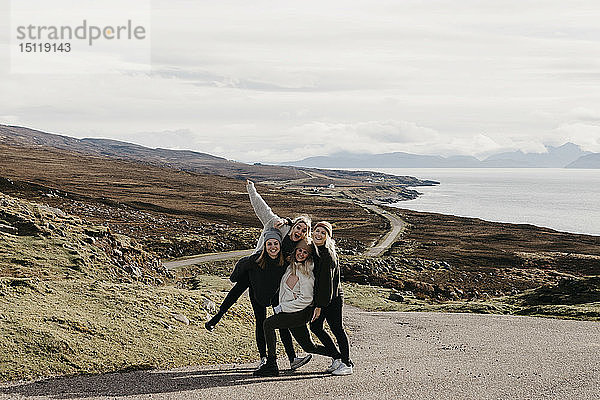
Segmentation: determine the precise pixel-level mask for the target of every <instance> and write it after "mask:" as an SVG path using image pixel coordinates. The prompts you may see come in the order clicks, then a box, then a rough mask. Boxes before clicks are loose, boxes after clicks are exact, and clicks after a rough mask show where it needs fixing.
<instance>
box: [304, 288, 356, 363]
mask: <svg viewBox="0 0 600 400" xmlns="http://www.w3.org/2000/svg"><path fill="white" fill-rule="evenodd" d="M343 304H344V300H343V298H342V297H341V296H337V297H334V298H333V300H331V303H329V305H328V306H327V307H325V308H323V309H321V315H320V316H319V318H317V319H316V320H315V321H314V322H312V323H311V324H310V330H311V331H313V333H314V334H315V335H317V337H318V338H319V340H320V341H321V343H323V344H324V345H325V347H326V348H327V349H328V350H329V351H330V352H334V353H335V356H334V357H333V358H336V359H337V358H341V359H342V362H343V363H344V364H346V365H353V364H352V360H350V345H349V343H348V336H347V335H346V332H345V331H344V327H343V325H342V306H343ZM325 320H327V324H328V325H329V328H331V332H333V335H334V336H335V339H336V340H337V344H338V346H339V347H340V350H339V351H338V350H337V349H336V347H335V344H334V343H333V340H332V339H331V336H329V334H328V333H327V332H325V329H323V321H325Z"/></svg>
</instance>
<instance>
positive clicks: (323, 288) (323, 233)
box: [310, 221, 354, 375]
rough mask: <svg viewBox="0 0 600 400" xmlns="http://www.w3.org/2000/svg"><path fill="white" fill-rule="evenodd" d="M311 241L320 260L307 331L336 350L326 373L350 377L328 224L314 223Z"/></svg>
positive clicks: (349, 365) (339, 289)
mask: <svg viewBox="0 0 600 400" xmlns="http://www.w3.org/2000/svg"><path fill="white" fill-rule="evenodd" d="M312 238H313V242H314V243H315V245H317V248H318V254H319V257H318V259H317V261H315V268H314V274H315V298H314V304H315V310H314V314H313V318H312V321H311V324H310V330H311V331H312V332H313V333H314V334H315V335H316V336H317V337H318V338H319V340H320V341H321V343H323V345H324V346H325V347H326V348H327V349H330V350H331V351H333V350H335V354H336V355H335V356H334V357H333V360H332V363H331V366H330V367H329V368H327V372H330V373H332V374H333V375H350V374H352V372H353V366H354V364H353V363H352V360H350V345H349V343H348V336H347V335H346V332H345V331H344V327H343V324H342V306H343V304H344V298H343V293H342V287H341V284H340V267H339V263H338V257H337V252H336V250H335V242H334V241H333V228H332V226H331V224H330V223H329V222H326V221H321V222H318V223H316V224H315V226H314V228H313V231H312ZM325 320H326V321H327V324H328V325H329V328H331V332H333V335H334V336H335V338H336V340H337V344H338V346H339V350H338V349H337V348H336V347H335V344H334V343H333V340H332V339H331V336H329V334H328V333H327V332H325V330H324V329H323V321H325Z"/></svg>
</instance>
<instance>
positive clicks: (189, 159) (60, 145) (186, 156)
mask: <svg viewBox="0 0 600 400" xmlns="http://www.w3.org/2000/svg"><path fill="white" fill-rule="evenodd" d="M15 146H16V147H19V148H31V149H35V150H40V149H41V150H52V149H58V150H60V151H67V152H70V153H75V154H76V155H77V154H79V155H85V156H92V157H101V158H112V159H119V160H126V161H133V162H139V163H144V164H150V165H155V166H159V167H167V168H173V169H178V170H181V171H187V172H195V173H201V174H207V175H220V176H225V177H229V178H235V179H253V180H257V181H293V180H301V181H302V182H303V184H304V185H306V186H314V187H316V186H327V185H329V184H335V185H342V186H343V185H351V186H352V185H362V184H363V182H365V181H367V180H371V181H373V180H377V179H379V181H377V182H381V181H385V182H386V184H388V185H392V186H393V185H398V186H422V185H433V184H437V182H433V181H428V180H421V179H417V178H414V177H410V176H395V175H388V174H383V173H373V172H369V171H344V170H337V171H336V170H330V169H325V170H320V169H315V168H303V167H295V166H282V165H267V164H260V163H256V164H245V163H241V162H237V161H231V160H227V159H225V158H222V157H216V156H213V155H210V154H206V153H201V152H197V151H191V150H169V149H161V148H158V149H153V148H149V147H144V146H140V145H137V144H133V143H127V142H121V141H118V140H112V139H93V138H92V139H89V138H88V139H76V138H72V137H69V136H63V135H57V134H53V133H47V132H42V131H38V130H35V129H30V128H26V127H21V126H11V125H0V156H1V153H2V152H5V151H6V152H10V151H11V148H12V147H15ZM1 172H2V170H1V169H0V175H1Z"/></svg>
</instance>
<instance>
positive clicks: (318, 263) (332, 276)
mask: <svg viewBox="0 0 600 400" xmlns="http://www.w3.org/2000/svg"><path fill="white" fill-rule="evenodd" d="M317 254H318V256H317V257H315V269H314V274H315V290H314V295H315V296H314V303H315V307H320V308H325V307H327V306H328V305H329V303H331V300H332V299H333V298H335V297H337V296H341V295H342V287H341V285H340V267H339V265H338V263H337V262H334V261H333V258H332V257H331V254H329V250H327V248H326V247H325V246H319V247H318V252H317Z"/></svg>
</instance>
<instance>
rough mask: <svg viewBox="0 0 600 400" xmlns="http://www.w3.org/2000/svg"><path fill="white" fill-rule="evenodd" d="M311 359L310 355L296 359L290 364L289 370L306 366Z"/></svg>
mask: <svg viewBox="0 0 600 400" xmlns="http://www.w3.org/2000/svg"><path fill="white" fill-rule="evenodd" d="M311 358H312V354H308V355H306V356H304V357H296V358H294V361H292V362H290V369H291V370H295V369H298V368H300V367H301V366H303V365H304V364H306V363H307V362H309V361H310V359H311Z"/></svg>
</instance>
